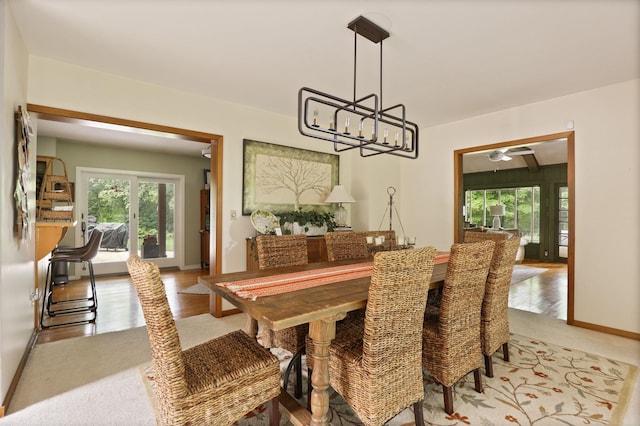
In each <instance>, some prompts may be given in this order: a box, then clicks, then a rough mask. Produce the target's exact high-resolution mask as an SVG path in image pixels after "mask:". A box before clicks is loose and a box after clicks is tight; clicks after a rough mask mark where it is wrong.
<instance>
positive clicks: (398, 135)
mask: <svg viewBox="0 0 640 426" xmlns="http://www.w3.org/2000/svg"><path fill="white" fill-rule="evenodd" d="M399 137H400V133H398V132H396V139H395V143H394V145H395V146H396V148H397V147H398V146H399V145H398V138H399Z"/></svg>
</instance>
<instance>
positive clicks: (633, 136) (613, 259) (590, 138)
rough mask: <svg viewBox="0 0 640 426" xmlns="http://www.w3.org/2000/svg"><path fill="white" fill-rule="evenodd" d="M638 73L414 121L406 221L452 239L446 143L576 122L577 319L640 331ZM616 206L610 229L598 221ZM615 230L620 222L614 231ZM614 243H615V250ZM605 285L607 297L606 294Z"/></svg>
mask: <svg viewBox="0 0 640 426" xmlns="http://www.w3.org/2000/svg"><path fill="white" fill-rule="evenodd" d="M639 117H640V80H631V81H628V82H624V83H620V84H615V85H611V86H606V87H602V88H599V89H594V90H589V91H584V92H580V93H576V94H573V95H569V96H564V97H560V98H556V99H551V100H547V101H542V102H538V103H534V104H529V105H525V106H521V107H518V108H512V109H508V110H504V111H499V112H495V113H492V114H487V115H482V116H478V117H473V118H470V119H467V120H461V121H457V122H453V123H448V124H445V125H441V126H436V127H432V128H427V129H421V131H422V132H421V133H422V135H424V136H423V138H422V139H423V144H422V146H421V150H422V153H423V154H421V157H420V159H418V160H417V161H414V162H407V163H406V165H403V167H402V170H401V173H402V186H403V188H404V190H405V191H407V192H409V193H411V198H410V199H406V198H405V199H404V200H403V211H406V212H408V217H407V223H409V226H411V227H412V228H414V229H419V230H420V232H419V234H418V241H423V240H428V241H430V242H431V243H432V244H433V245H435V246H436V247H438V248H439V249H441V250H446V249H448V248H449V246H450V245H451V244H452V243H453V239H454V232H455V230H454V228H453V221H454V200H453V196H454V191H453V186H454V175H453V158H454V154H453V151H454V150H456V149H463V148H470V147H474V146H479V145H487V144H492V143H499V142H505V141H512V140H518V139H524V138H528V137H534V136H541V135H547V134H553V133H559V132H564V131H566V130H567V129H566V127H565V126H566V123H567V121H569V120H573V121H574V125H575V180H576V182H575V188H576V190H575V206H573V207H574V209H575V221H576V223H575V252H574V253H575V310H574V318H575V320H576V321H577V322H583V323H586V324H595V325H598V326H602V327H609V328H613V329H617V330H623V331H627V332H630V333H639V332H640V310H638V309H637V301H638V300H640V287H639V286H638V285H637V284H638V282H640V264H639V263H638V258H640V242H639V240H638V238H629V234H628V232H626V231H624V230H633V229H636V228H637V224H638V223H639V222H640V210H639V209H638V206H640V190H639V188H638V186H639V184H640V167H639V159H640V144H638V140H640V134H639V133H640V118H639ZM603 203H614V205H615V206H616V215H615V230H612V229H611V228H610V227H603V226H600V224H601V223H602V208H601V206H602V204H603ZM616 230H620V231H621V232H617V231H616ZM614 248H616V250H614ZM603 294H606V295H607V297H605V298H603V297H602V296H603Z"/></svg>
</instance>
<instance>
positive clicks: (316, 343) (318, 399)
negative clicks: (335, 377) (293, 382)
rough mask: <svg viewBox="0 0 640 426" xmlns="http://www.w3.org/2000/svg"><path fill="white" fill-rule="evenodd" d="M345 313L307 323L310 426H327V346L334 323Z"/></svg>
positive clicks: (332, 337)
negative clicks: (310, 346)
mask: <svg viewBox="0 0 640 426" xmlns="http://www.w3.org/2000/svg"><path fill="white" fill-rule="evenodd" d="M345 316H346V313H341V314H337V315H335V316H333V317H330V318H322V319H319V320H316V321H312V322H311V323H309V336H310V337H311V339H312V340H313V354H312V355H313V372H312V374H311V386H312V390H311V422H310V425H311V426H327V425H328V424H329V345H330V344H331V341H332V340H333V339H334V338H335V337H336V321H338V320H341V319H343V318H344V317H345Z"/></svg>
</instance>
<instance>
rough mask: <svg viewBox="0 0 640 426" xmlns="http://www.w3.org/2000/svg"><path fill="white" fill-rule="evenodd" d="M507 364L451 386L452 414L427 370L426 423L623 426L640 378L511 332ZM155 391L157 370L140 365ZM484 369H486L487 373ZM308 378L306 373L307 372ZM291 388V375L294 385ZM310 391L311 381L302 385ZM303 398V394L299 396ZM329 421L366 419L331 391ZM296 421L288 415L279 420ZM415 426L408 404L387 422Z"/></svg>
mask: <svg viewBox="0 0 640 426" xmlns="http://www.w3.org/2000/svg"><path fill="white" fill-rule="evenodd" d="M509 347H510V350H509V353H510V359H511V361H510V362H505V361H504V360H503V359H502V354H500V353H498V354H496V355H494V356H493V363H494V377H493V378H491V379H490V378H488V377H486V376H484V374H483V376H482V380H483V386H484V391H483V392H482V393H477V392H476V391H475V389H474V386H473V374H468V375H467V376H466V377H464V378H463V379H461V380H460V381H459V382H458V383H457V384H456V385H455V388H454V401H453V403H454V413H453V414H452V415H447V414H446V413H445V412H444V410H443V406H444V405H443V396H442V388H441V386H439V385H438V384H436V383H434V381H433V379H432V378H431V376H430V375H429V373H428V372H425V374H424V388H425V399H424V403H423V409H424V417H425V424H427V425H438V426H442V425H508V424H514V425H549V424H553V425H556V424H557V425H577V424H596V425H607V424H610V425H618V424H621V423H622V419H623V418H624V414H625V411H626V407H627V403H628V401H629V398H630V395H631V392H632V390H633V384H634V383H635V377H636V374H637V371H638V368H637V367H636V366H633V365H630V364H626V363H623V362H618V361H615V360H612V359H607V358H603V357H600V356H597V355H593V354H589V353H585V352H582V351H578V350H574V349H570V348H565V347H562V346H556V345H552V344H548V343H545V342H542V341H540V340H536V339H531V338H529V337H525V336H520V335H517V334H512V335H511V341H510V344H509ZM272 351H273V352H274V353H275V354H276V355H277V356H278V358H279V359H280V360H281V367H282V369H283V371H284V369H285V368H286V366H287V364H288V361H289V359H290V357H291V354H290V353H289V352H286V351H284V350H280V349H272ZM141 373H142V374H143V377H146V379H147V380H145V382H146V383H147V385H148V388H149V389H150V392H149V394H150V395H151V396H152V394H153V393H152V392H153V391H152V388H153V371H152V369H151V366H150V364H147V365H145V366H143V367H141ZM483 373H484V370H483ZM304 379H305V380H306V372H305V374H304ZM292 389H293V374H292V377H291V378H290V385H289V390H290V391H291V390H292ZM303 389H304V391H305V392H306V383H305V384H304V385H303ZM300 402H301V403H306V394H305V395H303V397H302V398H301V400H300ZM330 410H331V413H330V416H331V418H330V422H331V425H333V426H345V425H349V426H351V425H361V424H362V422H360V420H359V419H358V417H357V416H356V415H355V414H354V412H353V411H352V410H351V409H350V408H349V406H348V405H347V404H346V403H345V402H344V400H343V399H342V398H341V397H340V396H339V395H338V394H337V393H335V392H332V394H331V401H330ZM267 424H268V419H267V415H266V409H265V407H259V408H257V409H256V410H254V411H252V412H251V413H248V414H247V415H246V416H245V417H244V418H243V419H241V420H240V421H238V422H237V425H238V426H258V425H267ZM289 424H291V423H290V422H289V421H288V417H287V414H283V415H282V419H281V425H289ZM387 424H388V425H389V426H404V425H413V424H414V422H413V412H412V411H411V410H410V409H405V410H404V411H402V412H401V413H399V414H398V415H397V416H395V417H394V418H393V419H390V420H389V422H388V423H387Z"/></svg>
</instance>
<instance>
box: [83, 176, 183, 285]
mask: <svg viewBox="0 0 640 426" xmlns="http://www.w3.org/2000/svg"><path fill="white" fill-rule="evenodd" d="M76 185H77V188H76V193H77V194H78V200H77V203H76V220H77V221H78V224H79V226H78V227H77V229H78V230H79V232H76V246H82V245H84V244H86V241H88V240H89V236H90V235H91V233H92V232H93V231H94V230H100V231H101V232H102V233H103V236H102V243H101V244H100V250H99V251H98V254H97V255H96V257H95V258H94V259H93V267H94V271H95V273H96V274H112V273H125V272H127V266H126V261H127V259H128V258H129V256H130V255H131V254H132V253H135V254H137V255H139V256H140V257H141V258H143V259H148V260H151V261H153V262H154V263H156V264H158V265H159V266H161V267H171V266H177V267H182V266H183V265H184V254H183V249H184V237H183V232H182V229H183V220H182V217H183V212H182V206H183V204H184V203H183V200H184V196H183V192H184V177H182V176H177V175H160V174H155V173H145V172H136V171H123V170H106V169H92V168H85V167H78V168H77V169H76Z"/></svg>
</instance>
